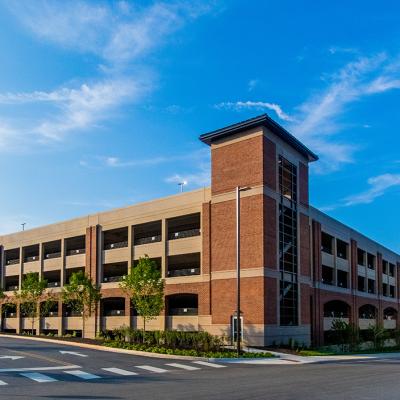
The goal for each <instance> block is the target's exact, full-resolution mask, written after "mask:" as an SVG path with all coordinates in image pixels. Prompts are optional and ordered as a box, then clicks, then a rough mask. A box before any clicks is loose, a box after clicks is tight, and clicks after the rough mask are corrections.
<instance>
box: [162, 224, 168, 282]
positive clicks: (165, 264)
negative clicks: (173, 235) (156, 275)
mask: <svg viewBox="0 0 400 400" xmlns="http://www.w3.org/2000/svg"><path fill="white" fill-rule="evenodd" d="M161 241H162V243H163V251H162V257H161V276H162V278H163V279H165V278H166V276H167V268H168V261H167V254H168V222H167V220H166V219H163V220H162V221H161Z"/></svg>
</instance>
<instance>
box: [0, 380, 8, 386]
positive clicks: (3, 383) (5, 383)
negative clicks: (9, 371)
mask: <svg viewBox="0 0 400 400" xmlns="http://www.w3.org/2000/svg"><path fill="white" fill-rule="evenodd" d="M4 385H8V383H7V382H4V381H0V386H4Z"/></svg>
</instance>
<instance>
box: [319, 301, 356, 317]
mask: <svg viewBox="0 0 400 400" xmlns="http://www.w3.org/2000/svg"><path fill="white" fill-rule="evenodd" d="M324 317H326V318H349V317H350V306H349V305H348V304H347V303H345V302H344V301H340V300H332V301H328V302H327V303H325V304H324Z"/></svg>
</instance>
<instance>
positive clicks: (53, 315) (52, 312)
mask: <svg viewBox="0 0 400 400" xmlns="http://www.w3.org/2000/svg"><path fill="white" fill-rule="evenodd" d="M51 317H58V311H49V312H48V313H47V314H46V315H43V318H51Z"/></svg>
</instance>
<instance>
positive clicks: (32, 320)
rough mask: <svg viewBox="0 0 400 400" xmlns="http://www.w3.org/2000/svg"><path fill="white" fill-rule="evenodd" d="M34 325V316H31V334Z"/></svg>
mask: <svg viewBox="0 0 400 400" xmlns="http://www.w3.org/2000/svg"><path fill="white" fill-rule="evenodd" d="M34 327H35V317H32V318H31V333H32V336H33V328H34Z"/></svg>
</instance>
